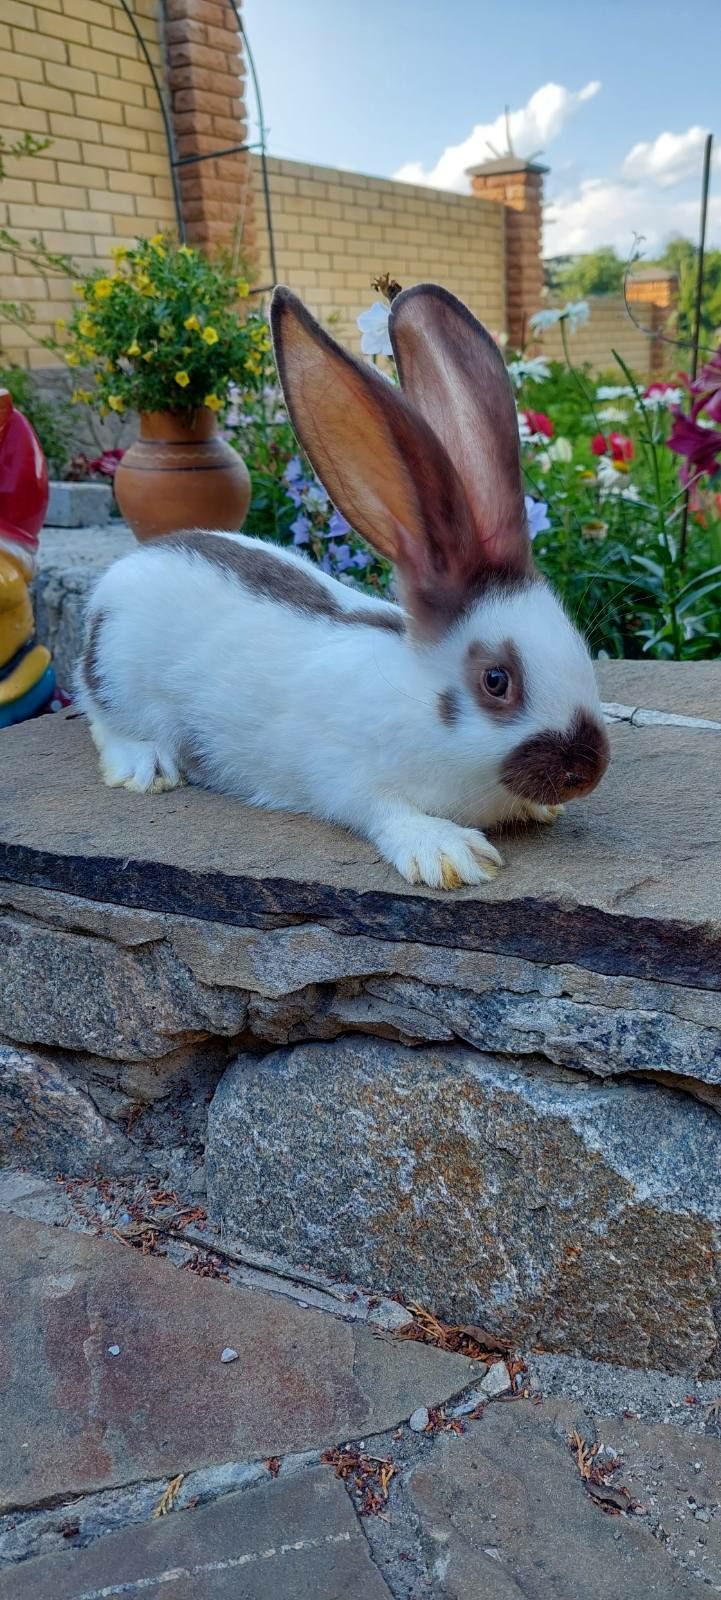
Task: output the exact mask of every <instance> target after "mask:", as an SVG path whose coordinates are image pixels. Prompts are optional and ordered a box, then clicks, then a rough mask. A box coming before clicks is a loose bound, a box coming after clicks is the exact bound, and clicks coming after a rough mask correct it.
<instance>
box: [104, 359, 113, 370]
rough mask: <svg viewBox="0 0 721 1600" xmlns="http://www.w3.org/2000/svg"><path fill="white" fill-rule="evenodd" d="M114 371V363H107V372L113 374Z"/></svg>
mask: <svg viewBox="0 0 721 1600" xmlns="http://www.w3.org/2000/svg"><path fill="white" fill-rule="evenodd" d="M113 370H114V368H113V363H112V361H106V363H105V371H106V372H113Z"/></svg>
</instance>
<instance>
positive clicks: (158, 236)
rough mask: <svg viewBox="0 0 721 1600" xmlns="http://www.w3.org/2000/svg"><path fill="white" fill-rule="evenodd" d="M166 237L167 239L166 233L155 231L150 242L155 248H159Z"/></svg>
mask: <svg viewBox="0 0 721 1600" xmlns="http://www.w3.org/2000/svg"><path fill="white" fill-rule="evenodd" d="M164 239H165V234H164V233H154V234H153V236H152V239H151V240H150V243H151V244H152V245H154V247H155V249H156V250H157V248H158V245H159V244H162V243H163V241H164Z"/></svg>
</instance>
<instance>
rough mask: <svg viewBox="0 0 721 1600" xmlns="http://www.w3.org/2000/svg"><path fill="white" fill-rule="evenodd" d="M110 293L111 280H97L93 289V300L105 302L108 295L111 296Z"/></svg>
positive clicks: (111, 288)
mask: <svg viewBox="0 0 721 1600" xmlns="http://www.w3.org/2000/svg"><path fill="white" fill-rule="evenodd" d="M112 292H113V284H112V279H110V278H98V281H97V283H96V284H95V285H94V287H93V294H94V295H95V299H96V300H107V298H108V295H109V294H112Z"/></svg>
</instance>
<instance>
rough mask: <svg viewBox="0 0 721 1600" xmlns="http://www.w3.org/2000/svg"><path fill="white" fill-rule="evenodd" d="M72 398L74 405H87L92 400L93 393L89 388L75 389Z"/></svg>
mask: <svg viewBox="0 0 721 1600" xmlns="http://www.w3.org/2000/svg"><path fill="white" fill-rule="evenodd" d="M70 399H71V402H72V404H73V405H74V406H87V405H89V404H90V401H91V400H92V395H91V393H90V390H89V389H73V392H72V394H71V396H70Z"/></svg>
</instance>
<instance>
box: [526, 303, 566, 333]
mask: <svg viewBox="0 0 721 1600" xmlns="http://www.w3.org/2000/svg"><path fill="white" fill-rule="evenodd" d="M562 316H563V312H562V310H561V308H560V306H549V307H548V308H547V310H545V311H534V313H533V316H532V317H529V319H528V325H529V327H530V328H531V329H532V330H533V332H534V333H543V332H544V331H545V329H546V328H554V327H555V325H556V323H557V322H560V320H561V317H562Z"/></svg>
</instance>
